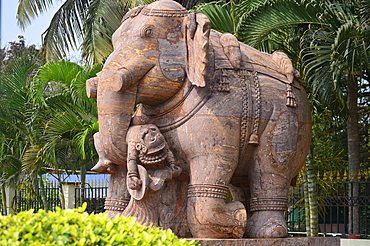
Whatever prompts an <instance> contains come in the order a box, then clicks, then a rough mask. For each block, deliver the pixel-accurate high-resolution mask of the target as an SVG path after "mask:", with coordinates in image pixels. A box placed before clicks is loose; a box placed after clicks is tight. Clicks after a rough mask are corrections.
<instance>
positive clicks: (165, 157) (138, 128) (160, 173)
mask: <svg viewBox="0 0 370 246" xmlns="http://www.w3.org/2000/svg"><path fill="white" fill-rule="evenodd" d="M126 140H127V143H128V151H127V187H128V190H129V193H130V194H131V199H130V202H129V204H128V206H127V208H126V209H125V210H124V211H123V213H122V215H124V216H127V217H130V216H134V217H137V221H138V222H139V223H142V224H146V225H152V226H158V221H159V213H160V211H159V210H160V196H161V194H160V193H159V192H158V191H159V190H160V189H161V188H162V187H163V185H164V183H165V182H166V181H168V180H171V179H173V178H175V177H178V176H179V175H180V174H181V168H180V167H179V166H177V165H176V162H175V159H174V156H173V154H172V152H171V150H170V149H169V148H168V145H167V142H166V140H165V138H164V136H163V135H162V134H161V132H160V131H159V129H158V127H156V126H155V125H153V124H148V125H135V126H131V127H130V128H129V130H128V131H127V137H126Z"/></svg>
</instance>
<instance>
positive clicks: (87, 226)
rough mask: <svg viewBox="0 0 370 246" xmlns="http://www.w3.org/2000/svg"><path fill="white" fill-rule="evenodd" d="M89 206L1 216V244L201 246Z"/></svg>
mask: <svg viewBox="0 0 370 246" xmlns="http://www.w3.org/2000/svg"><path fill="white" fill-rule="evenodd" d="M85 208H86V204H84V206H83V207H82V208H78V209H74V210H71V209H66V210H62V209H60V208H57V210H56V212H46V211H45V210H39V211H38V212H37V213H34V211H33V210H29V211H24V212H20V213H19V214H17V215H9V216H0V245H7V246H9V245H11V246H15V245H34V246H36V245H81V246H82V245H83V246H85V245H94V246H95V245H174V246H176V245H198V244H197V243H196V242H194V241H191V242H189V241H186V240H185V239H178V238H177V236H176V235H175V234H173V233H172V232H171V230H163V229H160V228H155V229H153V228H149V227H146V226H143V225H140V224H138V223H136V222H135V218H126V217H123V216H120V217H117V218H115V219H113V220H109V219H108V218H106V215H105V214H103V213H101V214H88V213H86V212H84V211H85Z"/></svg>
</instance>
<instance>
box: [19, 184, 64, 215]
mask: <svg viewBox="0 0 370 246" xmlns="http://www.w3.org/2000/svg"><path fill="white" fill-rule="evenodd" d="M43 186H44V188H43V189H42V188H41V187H39V188H38V189H37V190H35V188H32V187H31V186H27V185H24V186H22V187H21V188H20V189H17V190H16V191H15V197H14V199H15V201H14V206H13V210H15V212H20V211H24V210H29V209H34V210H35V211H37V210H39V209H44V208H45V205H46V206H48V209H50V210H55V208H56V207H60V197H59V188H58V183H57V182H44V183H43ZM42 193H44V199H45V201H43V198H42Z"/></svg>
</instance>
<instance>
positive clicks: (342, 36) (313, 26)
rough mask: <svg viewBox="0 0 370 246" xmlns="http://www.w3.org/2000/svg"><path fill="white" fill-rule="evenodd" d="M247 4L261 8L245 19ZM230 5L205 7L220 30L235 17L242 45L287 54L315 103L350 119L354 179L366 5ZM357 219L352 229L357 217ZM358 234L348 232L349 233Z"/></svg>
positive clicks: (335, 0) (342, 1) (365, 67)
mask: <svg viewBox="0 0 370 246" xmlns="http://www.w3.org/2000/svg"><path fill="white" fill-rule="evenodd" d="M249 2H256V3H259V5H258V6H255V8H254V9H253V8H251V9H252V10H253V11H251V12H246V14H241V13H242V11H241V9H242V8H243V6H244V4H245V3H249ZM230 4H231V3H230ZM230 4H229V5H230ZM229 5H222V6H221V5H220V6H212V5H210V4H206V5H204V6H202V8H203V10H204V13H205V14H207V13H208V12H211V13H212V14H213V16H212V15H209V17H210V19H211V23H212V24H214V26H215V27H216V28H217V27H219V26H222V25H221V24H220V23H222V21H223V20H226V19H228V18H229V16H230V17H233V16H235V17H237V19H236V20H237V21H234V22H232V23H234V26H237V28H235V27H234V28H233V29H232V31H233V32H234V34H235V35H237V37H239V39H240V40H242V41H244V42H245V43H247V44H250V45H251V46H254V47H255V48H258V49H260V50H263V51H268V52H271V51H274V50H276V49H280V50H283V51H284V52H285V53H287V54H288V55H289V56H290V57H291V59H292V60H293V62H294V64H295V66H296V67H297V68H298V69H299V70H300V71H301V74H302V75H303V79H304V80H306V81H307V82H308V87H309V90H310V91H311V92H312V93H313V94H314V95H315V96H316V99H317V100H318V101H319V102H321V104H322V105H323V106H327V107H329V108H330V109H331V110H332V111H333V112H336V115H338V116H340V117H342V118H345V119H346V120H347V134H348V137H347V139H348V142H347V146H348V160H349V172H350V173H351V174H353V175H354V176H353V177H354V178H355V177H356V175H357V173H358V171H359V169H360V161H359V153H360V146H359V142H360V137H359V127H358V125H359V115H358V112H359V111H358V107H357V102H358V93H359V88H360V86H361V84H362V83H363V81H365V80H366V78H367V77H366V76H367V75H368V72H369V60H368V57H369V41H370V40H369V37H370V35H369V30H370V28H369V12H370V11H369V9H370V4H369V3H368V1H360V0H331V1H329V0H325V1H312V0H306V1H305V0H303V1H298V0H296V1H288V0H278V1H248V0H246V1H241V2H238V3H237V4H234V5H233V8H231V7H230V6H231V5H230V6H229ZM207 8H208V9H207ZM220 8H223V10H222V11H223V12H222V11H221V10H219V9H220ZM209 9H211V10H212V11H213V12H212V11H210V10H209ZM216 10H217V11H216ZM201 11H202V10H201ZM216 12H217V14H214V13H216ZM225 12H226V13H227V15H226V17H225ZM218 13H220V14H218ZM218 21H219V22H220V23H219V22H218ZM235 23H236V24H237V25H235ZM220 31H228V32H230V29H227V30H220ZM354 190H356V189H354ZM350 195H351V196H357V194H356V193H353V194H350ZM355 214H356V212H355ZM355 217H356V218H355V221H354V223H353V224H354V225H355V224H358V223H356V219H358V213H357V215H356V216H355ZM358 231H359V228H355V227H353V228H352V229H350V232H351V233H358Z"/></svg>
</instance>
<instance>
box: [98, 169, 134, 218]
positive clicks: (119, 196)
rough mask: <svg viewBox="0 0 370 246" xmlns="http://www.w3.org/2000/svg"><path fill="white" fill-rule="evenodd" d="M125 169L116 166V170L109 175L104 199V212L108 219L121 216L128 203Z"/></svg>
mask: <svg viewBox="0 0 370 246" xmlns="http://www.w3.org/2000/svg"><path fill="white" fill-rule="evenodd" d="M126 175H127V167H126V166H121V165H117V170H116V172H114V173H113V174H111V175H110V181H109V188H108V195H107V197H106V198H105V206H104V208H105V212H106V214H107V216H108V218H109V219H114V217H115V216H116V215H121V214H122V213H123V211H124V210H125V209H126V207H127V205H128V203H129V201H130V197H131V196H130V193H129V192H128V190H127V184H126Z"/></svg>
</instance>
